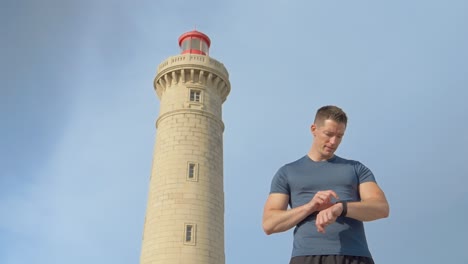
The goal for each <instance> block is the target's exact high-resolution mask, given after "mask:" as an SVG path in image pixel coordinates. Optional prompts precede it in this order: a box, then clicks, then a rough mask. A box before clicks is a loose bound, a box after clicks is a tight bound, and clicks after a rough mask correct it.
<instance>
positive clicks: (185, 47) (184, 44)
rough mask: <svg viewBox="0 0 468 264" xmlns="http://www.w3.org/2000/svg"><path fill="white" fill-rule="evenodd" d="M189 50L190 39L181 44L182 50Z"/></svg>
mask: <svg viewBox="0 0 468 264" xmlns="http://www.w3.org/2000/svg"><path fill="white" fill-rule="evenodd" d="M188 49H190V39H186V40H184V41H183V42H182V50H188Z"/></svg>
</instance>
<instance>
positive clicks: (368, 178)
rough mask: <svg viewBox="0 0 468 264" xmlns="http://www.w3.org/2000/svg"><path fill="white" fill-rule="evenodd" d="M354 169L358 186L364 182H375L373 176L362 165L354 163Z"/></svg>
mask: <svg viewBox="0 0 468 264" xmlns="http://www.w3.org/2000/svg"><path fill="white" fill-rule="evenodd" d="M354 169H355V170H356V174H357V176H358V179H359V184H361V183H365V182H376V180H375V177H374V174H373V173H372V171H371V170H370V169H369V168H367V167H366V166H365V165H364V164H362V163H360V162H356V164H355V165H354Z"/></svg>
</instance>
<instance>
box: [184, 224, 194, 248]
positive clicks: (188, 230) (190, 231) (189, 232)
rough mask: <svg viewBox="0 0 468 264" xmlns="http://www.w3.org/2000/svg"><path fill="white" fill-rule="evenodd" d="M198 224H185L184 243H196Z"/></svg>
mask: <svg viewBox="0 0 468 264" xmlns="http://www.w3.org/2000/svg"><path fill="white" fill-rule="evenodd" d="M195 234H196V226H195V225H194V224H185V236H184V244H186V245H195Z"/></svg>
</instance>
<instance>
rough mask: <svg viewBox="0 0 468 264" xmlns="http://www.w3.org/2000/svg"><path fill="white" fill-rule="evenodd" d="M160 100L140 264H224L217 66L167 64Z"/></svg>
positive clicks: (191, 58)
mask: <svg viewBox="0 0 468 264" xmlns="http://www.w3.org/2000/svg"><path fill="white" fill-rule="evenodd" d="M155 88H156V92H157V94H158V96H159V98H160V113H159V118H158V120H157V122H156V127H157V135H156V144H155V152H154V159H153V169H152V173H151V180H150V189H149V194H148V206H147V213H146V218H145V228H144V233H143V244H142V253H141V263H142V264H143V263H145V264H146V263H148V264H149V263H151V264H176V263H177V264H181V263H183V264H200V263H203V264H224V262H225V260H224V190H223V131H224V125H223V122H222V113H221V107H222V103H223V102H224V100H225V99H226V97H227V95H228V93H229V90H230V84H229V81H228V75H227V71H226V69H225V68H224V66H223V65H222V64H221V63H219V62H218V61H216V60H214V59H212V58H209V57H208V56H203V55H194V54H186V55H179V56H174V57H170V58H169V59H168V60H166V61H165V62H163V63H161V65H160V66H159V68H158V74H157V76H156V79H155Z"/></svg>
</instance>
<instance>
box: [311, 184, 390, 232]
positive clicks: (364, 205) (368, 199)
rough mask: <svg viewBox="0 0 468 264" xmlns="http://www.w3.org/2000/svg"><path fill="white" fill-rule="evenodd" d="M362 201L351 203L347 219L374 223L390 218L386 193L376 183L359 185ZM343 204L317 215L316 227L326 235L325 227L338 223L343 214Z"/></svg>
mask: <svg viewBox="0 0 468 264" xmlns="http://www.w3.org/2000/svg"><path fill="white" fill-rule="evenodd" d="M359 194H360V196H361V201H359V202H349V203H348V212H347V214H346V217H350V218H354V219H356V220H359V221H373V220H377V219H380V218H385V217H388V215H389V211H390V209H389V205H388V202H387V199H386V198H385V194H384V192H383V191H382V190H381V189H380V187H379V186H378V185H377V184H376V183H375V182H365V183H362V184H360V185H359ZM342 211H343V204H341V203H337V204H335V205H333V206H331V207H329V208H328V209H326V210H323V211H321V212H320V213H319V214H318V215H317V219H316V221H315V225H316V226H317V230H318V231H319V232H321V233H325V227H326V226H328V225H329V224H331V223H333V222H335V221H336V218H337V217H338V216H339V215H340V214H341V213H342Z"/></svg>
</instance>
